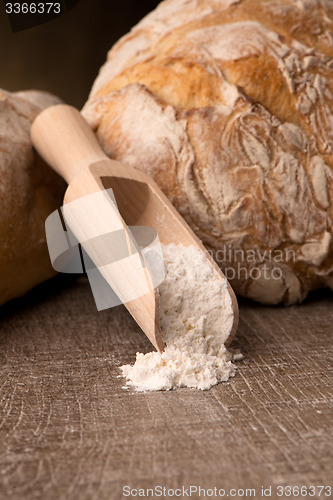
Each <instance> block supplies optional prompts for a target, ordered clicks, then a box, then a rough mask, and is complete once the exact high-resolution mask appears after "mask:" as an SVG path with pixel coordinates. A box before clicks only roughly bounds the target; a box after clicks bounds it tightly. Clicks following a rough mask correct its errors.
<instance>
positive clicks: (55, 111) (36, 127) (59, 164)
mask: <svg viewBox="0 0 333 500" xmlns="http://www.w3.org/2000/svg"><path fill="white" fill-rule="evenodd" d="M31 140H32V143H33V145H34V147H35V149H36V150H37V151H38V153H39V154H40V156H41V157H42V158H43V159H44V160H45V161H46V163H48V164H49V165H50V166H51V167H52V168H53V169H54V170H55V171H56V172H57V173H58V174H59V175H61V177H63V178H64V179H65V180H66V182H67V183H68V184H70V183H71V181H72V180H73V179H74V177H76V175H77V174H78V173H79V172H80V171H81V170H82V169H84V168H85V167H87V166H88V165H89V164H91V163H94V162H96V161H100V160H105V159H107V156H106V155H105V154H104V152H103V151H102V149H101V147H100V145H99V144H98V142H97V139H96V137H95V135H94V133H93V131H92V130H91V128H90V127H89V125H88V123H87V122H86V120H85V119H84V118H83V116H82V115H81V113H80V112H79V111H78V110H77V109H75V108H73V107H72V106H67V105H66V104H57V105H56V106H51V107H49V108H47V109H45V110H44V111H42V112H41V113H40V114H39V115H38V116H37V117H36V118H35V120H34V122H33V124H32V127H31Z"/></svg>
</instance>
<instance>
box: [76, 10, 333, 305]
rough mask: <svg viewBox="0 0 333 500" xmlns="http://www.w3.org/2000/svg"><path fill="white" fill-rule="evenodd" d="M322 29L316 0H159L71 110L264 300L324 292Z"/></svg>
mask: <svg viewBox="0 0 333 500" xmlns="http://www.w3.org/2000/svg"><path fill="white" fill-rule="evenodd" d="M332 32H333V5H332V2H329V1H327V0H295V1H292V0H273V1H271V0H270V1H268V0H220V1H212V0H166V1H164V2H162V3H161V4H160V5H159V6H158V8H157V9H156V10H155V11H153V12H152V13H151V14H149V15H148V16H147V17H145V18H144V19H143V20H142V21H141V22H140V23H139V24H138V25H137V26H136V27H134V28H133V29H132V31H131V32H130V33H129V34H128V35H126V36H125V37H123V38H122V39H121V40H120V41H119V42H118V43H117V44H116V45H115V46H114V47H113V48H112V49H111V51H110V52H109V54H108V59H107V62H106V63H105V65H104V66H103V67H102V69H101V71H100V73H99V75H98V77H97V79H96V81H95V83H94V85H93V88H92V91H91V94H90V97H89V99H88V101H87V103H86V105H85V106H84V108H83V114H84V116H85V117H86V118H87V119H88V121H89V122H90V124H91V126H92V127H93V128H94V130H95V131H96V133H97V136H98V138H99V140H100V143H101V145H102V147H103V148H104V150H105V151H106V153H107V154H108V155H110V156H111V157H113V158H116V159H118V160H120V161H122V162H123V163H125V164H127V165H130V166H132V167H135V168H139V169H142V170H144V171H145V172H147V173H148V174H150V175H151V176H152V177H153V178H154V179H155V180H156V181H157V182H158V184H159V185H160V187H161V188H162V189H163V191H164V192H165V193H166V195H167V196H168V197H169V198H170V200H171V201H172V202H173V203H174V205H175V206H176V208H177V209H178V210H179V212H180V213H181V214H182V215H183V216H184V218H185V219H186V220H187V222H188V223H189V224H190V225H191V226H192V228H193V229H194V231H195V232H196V233H197V234H198V236H199V237H200V238H201V239H202V240H203V242H204V243H205V245H206V246H207V247H208V249H210V250H211V251H212V253H213V255H214V256H215V258H216V260H217V262H218V263H219V264H220V266H221V268H222V270H224V271H225V273H226V275H227V277H228V278H229V280H230V282H231V284H232V286H233V287H234V289H235V291H236V292H237V293H239V294H240V295H244V296H246V297H249V298H252V299H255V300H258V301H260V302H263V303H270V304H274V303H279V302H283V303H285V304H293V303H296V302H301V301H302V300H303V299H304V298H305V297H306V296H307V294H308V292H309V291H310V290H312V289H315V288H318V287H323V286H329V287H331V288H333V241H332V233H333V228H332V219H333V200H332V196H333V157H332V153H333V37H332ZM276 268H277V269H279V272H278V271H275V272H273V269H276ZM254 271H255V272H254Z"/></svg>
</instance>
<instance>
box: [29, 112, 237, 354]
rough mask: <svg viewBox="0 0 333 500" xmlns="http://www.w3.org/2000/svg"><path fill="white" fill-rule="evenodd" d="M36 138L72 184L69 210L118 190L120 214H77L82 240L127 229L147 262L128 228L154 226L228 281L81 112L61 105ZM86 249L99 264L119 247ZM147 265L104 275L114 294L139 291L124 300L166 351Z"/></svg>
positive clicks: (37, 125) (150, 184)
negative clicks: (195, 250)
mask: <svg viewBox="0 0 333 500" xmlns="http://www.w3.org/2000/svg"><path fill="white" fill-rule="evenodd" d="M31 138H32V142H33V145H34V146H35V148H36V150H37V151H38V152H39V153H40V155H41V156H42V157H43V158H44V160H45V161H46V162H47V163H48V164H49V165H50V166H51V167H52V168H53V169H54V170H55V171H56V172H58V174H60V175H61V176H62V177H63V178H64V179H65V180H66V181H67V183H68V184H69V186H68V188H67V190H66V193H65V198H64V206H65V204H66V203H70V202H73V201H75V200H77V199H79V198H82V197H83V196H86V195H89V194H92V193H96V192H100V191H101V190H105V189H109V188H112V189H113V193H114V196H115V199H116V203H117V205H118V210H119V212H118V211H117V210H116V208H115V209H114V212H113V213H112V209H111V213H110V209H109V210H108V213H107V216H106V215H105V213H101V212H98V210H99V207H98V206H97V207H96V205H95V204H91V206H90V207H88V208H87V207H86V209H85V211H84V213H80V214H79V215H78V214H77V215H76V218H75V220H72V223H71V224H70V228H71V230H72V232H73V233H74V234H75V236H76V237H77V239H78V241H80V242H84V241H85V240H88V239H89V238H90V243H91V241H93V239H91V235H93V236H94V235H96V236H98V234H105V233H107V232H110V231H116V230H118V229H123V230H124V231H125V233H126V240H127V242H128V250H129V255H132V254H131V250H133V248H134V247H135V249H136V250H135V253H136V252H138V253H139V256H140V257H139V258H141V259H143V257H142V254H141V252H140V250H139V247H138V245H137V244H136V242H135V240H134V238H133V236H132V234H131V232H130V230H129V228H128V227H127V226H128V225H130V226H148V227H152V228H154V229H155V230H156V231H157V233H158V236H159V239H160V242H161V243H162V244H170V243H175V244H181V245H183V246H189V245H195V246H196V247H197V248H198V249H199V250H200V252H202V253H203V254H204V255H205V257H206V258H207V260H208V261H209V263H210V264H211V266H212V267H213V269H214V271H215V272H216V274H217V276H218V277H219V279H221V280H224V279H225V278H224V275H223V274H222V272H221V270H220V269H219V267H218V266H217V264H216V263H215V262H214V260H213V259H212V257H211V256H210V255H209V253H208V252H207V250H206V249H205V247H204V246H203V245H202V243H201V241H200V240H199V239H198V238H197V236H196V235H195V234H194V233H193V231H192V230H191V229H190V227H189V226H188V225H187V223H186V222H185V221H184V219H183V218H182V217H181V216H180V214H179V213H178V212H177V210H176V209H175V208H174V206H173V205H172V204H171V203H170V201H169V200H168V199H167V198H166V196H165V195H164V194H163V193H162V191H161V190H160V188H159V187H158V186H157V184H156V183H155V182H154V181H153V180H152V179H151V178H150V177H149V176H148V175H146V174H145V173H143V172H141V171H139V170H136V169H134V168H130V167H126V166H124V165H122V164H121V163H119V162H118V161H114V160H111V159H110V158H108V157H107V156H106V155H105V154H104V152H103V151H102V150H101V148H100V146H99V144H98V142H97V140H96V137H95V135H94V133H93V132H92V130H91V129H90V127H89V125H88V124H87V122H86V121H85V120H84V118H83V117H82V115H81V114H80V112H79V111H78V110H76V109H75V108H72V107H70V106H66V105H61V104H60V105H56V106H52V107H50V108H47V109H46V110H44V111H43V112H42V113H40V114H39V115H38V116H37V118H36V119H35V121H34V123H33V125H32V129H31ZM109 205H110V206H111V205H112V204H109ZM101 210H102V208H101ZM119 213H120V214H121V217H120V216H119ZM97 240H98V238H97V239H96V241H97ZM83 247H84V244H83ZM86 251H87V253H88V255H89V257H90V258H91V259H92V261H93V262H94V263H95V264H96V260H99V261H100V260H101V259H102V260H103V258H105V252H107V253H110V252H111V254H112V252H113V249H112V248H110V245H109V246H108V247H107V248H104V249H103V248H100V245H97V244H96V245H95V247H94V246H93V245H91V244H90V246H89V250H87V249H86ZM115 260H117V259H115ZM141 262H142V261H141ZM96 266H97V264H96ZM147 267H148V266H142V268H141V269H138V264H137V262H136V263H135V262H134V261H133V262H131V261H130V262H128V259H124V260H119V261H117V262H115V263H113V265H112V269H111V270H110V269H108V266H103V268H102V269H103V270H102V271H101V274H102V275H103V277H104V278H105V279H106V281H107V282H108V283H109V284H110V285H111V287H112V288H113V289H114V290H118V291H120V292H121V291H124V292H125V291H126V290H133V292H134V293H136V294H137V295H136V296H137V297H139V298H136V299H134V300H130V301H127V302H125V301H124V302H125V306H126V308H127V309H128V311H129V312H130V313H131V315H132V316H133V318H134V319H135V320H136V322H137V323H138V325H139V326H140V327H141V328H142V330H143V331H144V333H145V334H146V335H147V337H148V338H149V340H150V341H151V342H152V344H153V345H154V346H155V348H156V349H157V350H158V351H159V352H162V351H163V350H164V343H163V340H162V335H161V331H160V325H159V294H158V289H157V288H156V289H155V290H154V288H153V285H152V280H151V275H150V273H149V267H148V268H147ZM208 286H209V285H208ZM228 290H229V293H230V296H231V299H232V304H233V310H234V324H233V328H232V330H231V332H230V336H229V338H228V342H227V343H229V342H230V341H231V339H232V337H233V336H234V334H235V333H236V329H237V324H238V307H237V301H236V298H235V295H234V292H233V290H232V288H231V287H230V285H229V284H228ZM144 292H146V293H144ZM117 293H118V292H117ZM142 293H144V294H143V295H142Z"/></svg>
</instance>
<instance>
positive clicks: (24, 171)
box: [0, 90, 65, 304]
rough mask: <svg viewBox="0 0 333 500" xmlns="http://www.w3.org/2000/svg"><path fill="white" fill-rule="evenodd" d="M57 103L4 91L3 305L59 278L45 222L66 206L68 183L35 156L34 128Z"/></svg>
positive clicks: (0, 110)
mask: <svg viewBox="0 0 333 500" xmlns="http://www.w3.org/2000/svg"><path fill="white" fill-rule="evenodd" d="M58 102H59V100H58V99H57V98H56V97H54V96H52V95H50V94H47V93H45V92H34V91H27V92H16V93H10V92H6V91H4V90H0V193H1V196H0V275H1V280H0V304H3V303H4V302H6V301H8V300H10V299H13V298H15V297H19V296H20V295H23V294H24V293H25V292H27V291H28V290H29V289H30V288H32V287H33V286H35V285H37V284H38V283H40V282H41V281H43V280H45V279H47V278H50V277H51V276H53V275H54V274H55V272H54V271H53V269H52V266H51V264H50V258H49V255H48V250H47V246H46V239H45V230H44V223H45V219H46V217H47V216H48V215H49V214H50V213H51V212H53V211H54V210H56V209H57V208H58V207H60V206H61V204H62V198H63V194H64V191H65V183H64V182H63V181H62V179H60V177H59V176H58V175H57V174H55V173H54V172H53V171H52V170H51V169H50V168H49V167H48V166H47V165H46V164H45V163H44V162H42V160H41V159H40V158H39V157H37V155H36V154H35V153H34V151H33V148H32V145H31V142H30V125H31V122H32V120H33V119H34V117H35V116H36V115H37V114H38V113H39V112H40V111H42V109H44V108H45V107H47V106H50V105H52V104H56V103H58Z"/></svg>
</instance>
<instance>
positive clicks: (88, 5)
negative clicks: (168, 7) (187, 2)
mask: <svg viewBox="0 0 333 500" xmlns="http://www.w3.org/2000/svg"><path fill="white" fill-rule="evenodd" d="M36 1H37V0H36ZM158 3H159V2H158V1H157V0H120V1H119V0H118V1H112V0H111V1H110V0H80V1H79V3H78V4H77V5H76V6H75V7H74V8H73V9H72V10H71V11H69V12H68V13H67V14H65V15H63V16H61V17H59V18H57V19H54V20H52V21H50V22H48V23H45V24H42V25H40V26H37V27H34V28H30V29H28V30H25V31H19V32H16V33H12V31H11V27H10V24H9V21H8V18H7V16H6V14H5V8H4V4H3V2H0V88H3V89H6V90H10V91H16V90H26V89H41V90H48V91H50V92H52V93H54V94H56V95H58V96H59V97H61V98H62V99H63V100H64V101H65V102H67V103H69V104H72V105H74V106H77V107H79V108H80V107H81V106H82V105H83V104H84V102H85V101H86V99H87V97H88V93H89V91H90V88H91V85H92V83H93V81H94V79H95V77H96V76H97V73H98V70H99V68H100V66H101V65H102V64H103V63H104V61H105V59H106V54H107V51H108V50H109V49H110V48H111V46H112V45H113V44H114V43H115V42H116V41H117V40H118V39H119V38H120V37H121V36H122V35H124V34H125V33H127V32H128V31H129V30H130V29H131V27H132V26H134V25H135V24H136V23H137V22H138V21H140V19H141V18H142V17H143V16H145V15H146V14H147V13H148V12H150V11H151V10H153V9H154V8H155V7H156V5H158Z"/></svg>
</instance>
